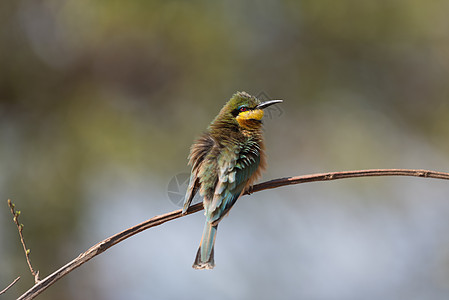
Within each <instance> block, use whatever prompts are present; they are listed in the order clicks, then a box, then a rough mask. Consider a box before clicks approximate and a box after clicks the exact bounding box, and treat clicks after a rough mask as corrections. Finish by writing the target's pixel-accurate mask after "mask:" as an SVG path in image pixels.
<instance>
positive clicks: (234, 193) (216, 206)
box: [206, 142, 261, 223]
mask: <svg viewBox="0 0 449 300" xmlns="http://www.w3.org/2000/svg"><path fill="white" fill-rule="evenodd" d="M260 151H261V149H260V146H259V144H258V143H257V142H248V143H246V144H245V145H244V146H243V147H241V148H240V149H239V150H238V151H235V152H233V153H232V152H231V153H229V152H228V153H223V155H222V156H221V157H220V158H219V160H218V181H217V185H216V187H215V192H214V197H213V200H212V202H211V203H210V204H209V205H207V207H206V217H207V220H208V221H209V222H215V223H218V222H219V221H220V220H221V218H222V217H224V216H225V215H226V214H227V213H228V211H229V210H230V209H231V207H232V206H233V205H234V203H235V202H236V201H237V199H238V198H239V197H240V195H241V194H242V192H243V189H244V188H245V186H246V185H247V183H248V181H249V180H250V178H251V177H252V176H253V175H254V174H255V172H256V171H257V168H258V167H259V163H260V157H261V153H260Z"/></svg>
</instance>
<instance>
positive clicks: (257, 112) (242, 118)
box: [236, 109, 263, 127]
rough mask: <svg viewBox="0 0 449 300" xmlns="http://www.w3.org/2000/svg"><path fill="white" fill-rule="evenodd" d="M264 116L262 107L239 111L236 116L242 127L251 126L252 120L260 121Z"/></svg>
mask: <svg viewBox="0 0 449 300" xmlns="http://www.w3.org/2000/svg"><path fill="white" fill-rule="evenodd" d="M262 118H263V110H261V109H253V110H248V111H244V112H241V113H239V115H238V116H237V117H236V120H237V122H239V124H240V126H242V127H251V126H250V123H251V122H248V121H250V120H257V121H260V120H262Z"/></svg>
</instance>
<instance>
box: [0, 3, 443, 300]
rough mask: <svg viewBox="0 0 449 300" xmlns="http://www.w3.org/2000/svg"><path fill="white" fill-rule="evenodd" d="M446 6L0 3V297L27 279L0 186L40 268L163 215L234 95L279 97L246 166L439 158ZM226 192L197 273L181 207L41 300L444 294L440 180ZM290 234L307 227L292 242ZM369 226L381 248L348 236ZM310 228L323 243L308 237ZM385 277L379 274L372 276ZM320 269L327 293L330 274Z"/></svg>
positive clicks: (292, 171)
mask: <svg viewBox="0 0 449 300" xmlns="http://www.w3.org/2000/svg"><path fill="white" fill-rule="evenodd" d="M448 11H449V2H447V1H432V2H428V1H422V0H421V1H420V0H408V1H405V0H388V1H386V0H376V1H351V0H343V1H338V2H335V1H325V0H323V1H308V0H301V1H188V2H187V1H85V0H65V1H52V0H46V1H45V0H39V1H36V0H21V1H17V0H3V1H1V3H0V200H1V201H0V204H1V203H2V202H3V205H0V289H2V288H3V287H4V286H6V285H7V284H8V283H9V282H11V281H12V280H13V279H14V278H15V277H16V276H18V275H21V276H22V279H21V280H20V282H19V283H18V284H17V285H16V286H14V288H12V289H11V290H10V291H9V292H8V294H6V295H5V296H3V297H8V296H9V297H10V298H11V299H12V298H14V297H16V296H18V295H20V294H21V293H22V292H23V291H25V290H26V289H27V288H29V287H30V286H31V285H32V278H31V276H30V275H29V274H28V271H27V266H26V263H25V260H24V257H23V253H21V245H20V243H19V240H18V237H17V232H16V229H15V227H14V224H13V223H12V221H11V216H10V215H9V211H8V207H7V205H6V201H7V199H8V198H11V199H12V200H13V202H15V203H16V205H17V206H18V208H19V210H21V211H22V215H21V222H22V223H24V224H25V229H24V233H25V237H26V240H27V243H28V246H29V247H30V248H31V258H32V262H33V264H34V265H35V267H36V268H37V269H39V270H40V272H41V277H43V276H46V275H48V274H50V273H51V272H53V271H54V270H55V269H57V268H58V267H59V266H61V265H63V264H65V263H66V262H68V261H69V260H71V259H72V258H74V257H76V256H77V255H78V254H79V253H80V252H82V251H84V250H86V249H87V248H89V247H90V246H91V245H93V244H95V243H96V242H98V241H100V240H101V239H103V238H105V237H107V236H109V235H111V234H113V233H116V232H118V231H120V230H122V229H125V228H127V227H128V226H131V225H134V224H136V223H138V222H141V221H143V220H145V219H146V218H149V217H152V216H154V215H157V214H159V213H163V212H168V211H171V210H173V209H175V208H176V207H175V206H174V205H173V203H171V202H170V201H169V199H168V197H167V184H168V182H169V181H170V179H171V178H172V177H173V176H175V175H176V174H179V173H184V172H188V168H187V166H186V162H187V161H186V157H187V154H188V149H189V146H190V144H191V143H192V140H193V139H194V138H195V136H197V135H198V134H199V133H201V131H202V130H204V129H205V128H206V126H207V124H208V123H209V122H210V120H212V118H213V117H214V116H215V114H216V113H217V112H218V110H219V109H220V108H221V106H222V105H223V104H224V103H225V101H226V100H227V99H229V97H230V96H231V95H232V94H233V93H234V92H235V91H241V90H244V91H247V92H249V93H251V94H254V95H261V96H263V97H270V98H276V99H284V103H283V104H282V105H281V106H280V108H279V109H280V110H274V111H272V114H270V115H269V116H268V117H267V118H266V121H265V124H266V137H267V143H266V144H267V148H268V154H269V170H268V172H267V173H266V174H265V177H264V178H265V179H270V178H277V177H284V176H290V175H300V174H307V173H313V172H324V171H337V170H349V169H365V168H423V169H436V170H440V171H447V170H448V169H449V138H448V137H449V18H448V17H447V12H448ZM246 200H248V201H245V202H244V204H241V205H240V204H239V205H237V206H236V209H235V211H234V210H233V212H232V213H231V216H230V217H229V220H226V222H224V223H223V226H222V228H225V227H226V226H228V229H224V233H223V234H222V233H221V232H220V234H219V237H218V239H217V241H219V242H218V243H217V247H221V249H220V248H218V249H217V250H216V256H217V257H216V260H217V269H216V270H214V271H213V272H207V274H205V275H204V273H201V274H199V273H195V272H194V271H193V270H190V264H191V260H193V257H194V254H195V251H196V247H197V242H198V241H199V238H200V234H201V230H202V224H201V223H202V217H201V215H200V214H198V215H197V216H192V217H189V218H190V219H189V220H183V221H181V220H179V221H175V222H173V224H170V225H167V226H165V225H164V227H163V228H155V229H152V230H151V231H154V233H153V232H151V233H149V232H148V233H144V234H140V235H139V236H138V237H135V238H133V239H132V241H129V242H128V241H127V242H125V243H122V244H120V245H118V246H116V247H115V248H117V249H111V250H110V252H106V253H104V254H103V255H102V257H101V258H97V259H96V260H94V261H92V262H90V263H89V264H87V265H86V266H83V267H81V268H80V269H79V270H77V271H76V272H74V273H72V274H70V275H69V276H67V277H66V278H64V279H63V280H61V281H60V282H58V283H57V284H56V285H55V286H53V287H51V288H50V289H49V290H48V291H46V292H45V294H44V295H43V296H42V298H43V299H152V298H155V299H179V298H181V297H183V298H186V299H190V298H206V297H207V295H208V294H207V295H206V294H205V292H202V287H203V286H206V288H205V290H206V291H208V293H209V294H210V293H213V292H214V291H216V293H217V294H215V297H214V298H218V299H221V298H223V299H225V298H228V297H234V298H235V297H237V298H258V299H259V298H262V299H263V298H266V299H270V298H272V297H273V295H277V296H280V297H281V298H290V299H298V298H299V297H303V298H304V299H362V298H363V299H380V298H382V299H399V298H403V297H408V298H407V299H447V297H449V249H448V247H449V238H448V236H447V230H448V228H449V227H448V225H449V222H447V221H446V220H445V219H444V216H447V214H448V213H449V187H448V184H447V183H445V182H439V181H437V180H433V181H432V180H429V181H427V180H423V179H414V178H401V179H398V178H382V179H378V178H365V179H356V180H348V181H344V182H338V183H318V184H314V185H301V186H296V187H290V188H285V189H282V190H281V189H279V190H276V191H270V192H266V193H260V194H259V193H258V194H255V195H253V196H251V197H250V198H249V197H248V198H247V199H246ZM241 201H243V200H241ZM237 211H238V212H237ZM254 212H256V213H254ZM282 212H284V213H285V214H286V215H287V216H284V215H282ZM289 214H290V215H289ZM335 216H341V218H340V217H335ZM333 218H335V220H334V219H333ZM367 218H368V220H367ZM186 219H187V218H186ZM330 219H332V220H334V221H332V222H330V221H329V220H330ZM348 219H349V220H351V221H350V223H347V220H348ZM282 220H284V221H285V220H290V221H291V223H289V222H282ZM298 220H299V221H298ZM295 222H299V223H295ZM327 222H330V223H327ZM389 222H390V223H389ZM391 222H392V223H391ZM231 224H234V225H231ZM248 224H252V225H248ZM367 224H368V225H367ZM233 226H234V227H236V228H233ZM263 226H268V227H263ZM327 226H329V227H331V228H334V230H328V229H329V227H327ZM346 226H348V227H349V228H352V229H354V227H355V228H358V227H360V231H357V234H356V235H355V237H354V238H353V239H352V240H351V241H352V242H353V243H354V245H355V246H353V247H349V246H348V247H349V248H345V247H343V248H338V247H339V246H341V245H342V244H344V245H348V244H350V242H348V241H345V239H344V237H346V236H348V235H349V236H353V235H351V233H348V232H347V230H345V228H347V227H346ZM366 226H367V227H366ZM180 227H182V228H180ZM222 228H220V230H222ZM239 228H251V231H250V232H248V233H247V234H248V235H249V236H250V238H248V236H246V235H245V234H244V233H242V235H241V236H236V232H240V231H239ZM287 228H288V229H287ZM226 230H228V231H227V232H226ZM357 230H358V229H357ZM445 230H446V231H445ZM310 232H313V235H314V236H315V237H316V238H310V240H309V239H308V238H307V237H304V235H306V234H311V233H310ZM373 232H374V233H373ZM392 232H393V233H392ZM262 233H263V234H262ZM292 233H297V234H298V236H296V235H295V236H294V237H293V238H292V237H291V234H292ZM371 234H374V235H376V234H377V236H376V237H373V239H374V240H375V241H377V242H375V243H374V244H376V245H378V242H379V241H384V238H385V236H384V234H385V235H387V236H390V238H386V241H393V242H392V243H390V242H385V244H383V246H382V247H384V250H385V251H384V252H385V255H384V256H380V257H377V258H371V257H369V255H368V254H370V253H371V252H370V251H373V252H374V253H375V252H376V251H377V250H376V249H372V248H371V247H369V246H367V247H366V249H365V248H363V247H362V248H360V245H361V244H363V243H364V241H365V240H364V239H365V238H367V237H368V236H370V235H371ZM388 234H391V235H388ZM221 235H223V237H222V236H221ZM237 235H238V234H237ZM261 235H262V236H263V238H260V236H261ZM323 235H324V236H325V237H324V239H328V240H329V241H333V242H329V244H326V245H329V247H328V248H326V247H327V246H324V244H319V243H318V241H319V240H320V238H321V237H322V236H323ZM357 236H359V237H363V238H360V239H358V238H357ZM302 237H304V239H302ZM415 238H416V239H415ZM220 239H221V241H220ZM278 239H280V240H278ZM260 240H265V242H264V243H262V244H261V243H260ZM290 241H291V243H289V242H290ZM395 241H402V242H401V246H400V247H399V248H397V247H396V246H395V245H396V244H395V243H394V242H395ZM309 242H310V245H313V247H312V250H310V249H309V248H307V247H308V246H307V245H306V244H308V243H309ZM232 243H234V244H233V245H234V246H229V247H231V248H230V249H228V248H225V247H227V246H226V245H229V244H232ZM367 245H371V244H369V243H368V244H367ZM232 247H234V248H232ZM263 247H267V248H266V249H271V248H270V247H272V248H273V249H272V251H268V250H267V251H268V252H267V253H266V254H263V253H264V250H261V248H263ZM286 248H288V249H290V250H288V251H287V252H282V251H284V250H285V249H286ZM337 248H338V249H337ZM225 249H226V250H225ZM236 249H237V250H236ZM249 249H251V250H249ZM307 249H309V250H307ZM313 249H314V250H313ZM354 249H359V250H360V249H361V250H360V251H359V250H354ZM315 250H316V251H315ZM325 250H326V251H329V252H326V253H322V252H323V251H325ZM233 251H234V252H233ZM239 251H240V252H239ZM285 251H286V250H285ZM338 251H341V257H344V258H345V259H348V261H346V260H345V259H339V258H341V257H340V256H338V257H334V256H333V255H334V254H335V253H337V252H338ZM352 251H354V253H358V255H362V258H359V259H358V260H357V259H355V260H352V258H353V252H352ZM396 251H397V252H396ZM224 252H226V253H228V254H229V253H230V254H229V256H224ZM138 253H140V254H138ZM232 253H234V254H232ZM293 253H295V254H296V256H295V255H292V254H293ZM338 253H340V252H338ZM392 253H393V254H395V253H397V254H398V256H399V257H398V258H397V259H398V260H400V261H402V262H403V264H404V265H405V264H410V262H414V263H415V264H413V268H412V270H410V269H407V267H404V269H400V270H399V271H397V272H396V271H391V269H390V267H391V264H390V263H389V260H385V261H383V260H382V258H383V257H390V256H389V255H391V254H392ZM220 254H221V257H220ZM304 254H307V255H304ZM402 254H404V255H403V257H402ZM363 255H366V256H363ZM286 256H288V257H286ZM320 257H321V258H322V260H321V261H320ZM404 257H408V258H407V259H408V260H407V259H406V258H404ZM429 257H433V258H435V261H432V262H429V261H428V258H429ZM227 258H228V260H227ZM326 259H327V261H326ZM371 259H372V260H373V261H375V260H376V259H379V261H380V263H379V264H377V265H379V266H380V267H379V270H370V268H373V266H375V265H376V263H375V262H374V263H373V262H372V264H369V263H367V261H370V262H371ZM248 261H249V262H248ZM267 261H269V262H267ZM280 261H282V262H280ZM292 261H294V263H292V264H291V262H292ZM306 261H308V263H306ZM382 262H383V263H382ZM245 264H248V265H249V266H252V269H251V271H249V270H247V269H249V268H250V267H249V266H245ZM364 264H367V265H366V266H365V265H364ZM224 265H226V266H227V268H226V267H225V266H224ZM327 265H329V266H332V267H329V268H330V269H328V268H326V267H323V266H327ZM269 266H270V267H269ZM349 266H352V267H349ZM220 268H222V270H221V271H220ZM363 269H365V271H366V272H367V273H368V275H366V274H365V273H364V272H362V271H361V270H363ZM312 270H313V271H312ZM348 270H349V271H348ZM359 272H360V273H359ZM391 272H392V273H394V274H397V275H395V276H397V278H399V279H397V278H396V277H395V278H396V279H395V280H396V281H395V280H385V279H384V280H382V279H380V278H383V277H385V278H388V275H387V274H390V273H391ZM341 274H343V275H341ZM340 275H341V276H340ZM365 275H366V276H367V277H366V280H365V281H363V282H364V283H365V285H364V284H362V285H361V286H360V285H359V284H357V283H358V281H357V280H358V279H359V278H361V277H362V278H364V277H363V276H365ZM145 276H148V279H146V278H145ZM239 276H240V277H239ZM376 276H378V277H376ZM155 278H157V280H156V279H155ZM186 278H190V279H186ZM229 278H234V280H237V281H239V282H240V283H241V286H240V287H235V286H232V285H231V284H228V283H226V282H227V281H226V280H229ZM275 278H276V279H275ZM311 278H315V279H314V280H312V279H311ZM338 278H340V280H341V281H343V282H344V283H345V284H346V285H344V287H338V286H336V284H331V282H333V280H336V282H339V281H338ZM376 278H377V279H376ZM154 280H156V283H155V281H154ZM158 280H159V281H158ZM183 280H186V281H185V282H183ZM132 282H138V283H139V284H135V285H133V283H132ZM270 282H274V283H273V285H272V286H271V287H269V286H268V285H267V284H268V283H270ZM310 282H312V283H313V284H305V283H310ZM351 282H352V283H353V284H354V285H357V286H358V289H355V288H353V287H352V285H351ZM392 282H393V283H392ZM388 283H391V285H389V284H388ZM314 284H315V285H314ZM284 285H285V286H289V288H285V286H284ZM296 286H297V288H295V287H296ZM209 290H210V291H209ZM268 290H269V291H270V292H271V293H272V294H270V292H268ZM411 295H413V297H414V298H413V297H412V296H411ZM5 299H6V298H5Z"/></svg>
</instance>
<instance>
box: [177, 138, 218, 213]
mask: <svg viewBox="0 0 449 300" xmlns="http://www.w3.org/2000/svg"><path fill="white" fill-rule="evenodd" d="M213 145H214V140H213V139H212V137H211V136H210V135H208V134H205V135H203V136H202V137H201V138H199V139H198V140H197V141H196V142H195V143H194V144H193V145H192V148H191V149H190V155H189V165H191V166H192V172H191V174H190V181H189V187H188V188H187V192H186V196H185V198H184V206H183V209H182V212H183V213H185V212H186V211H187V209H188V208H189V206H190V203H192V200H193V197H195V194H196V192H197V191H198V188H199V186H200V180H199V178H198V172H199V169H200V166H201V163H202V162H203V161H204V158H205V157H206V155H207V154H208V153H209V152H210V150H211V149H212V147H213Z"/></svg>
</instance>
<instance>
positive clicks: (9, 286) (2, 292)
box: [0, 276, 20, 295]
mask: <svg viewBox="0 0 449 300" xmlns="http://www.w3.org/2000/svg"><path fill="white" fill-rule="evenodd" d="M19 279H20V276H19V277H17V278H16V279H14V281H13V282H11V283H10V284H9V285H8V286H7V287H5V288H4V289H3V290H1V291H0V295H1V294H4V293H6V291H7V290H9V289H10V288H11V287H12V286H13V285H15V284H16V282H17V281H19Z"/></svg>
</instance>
